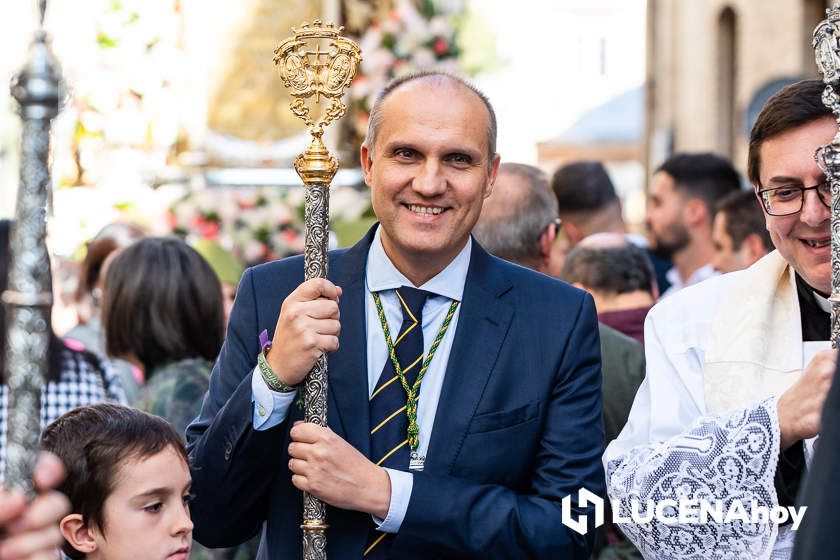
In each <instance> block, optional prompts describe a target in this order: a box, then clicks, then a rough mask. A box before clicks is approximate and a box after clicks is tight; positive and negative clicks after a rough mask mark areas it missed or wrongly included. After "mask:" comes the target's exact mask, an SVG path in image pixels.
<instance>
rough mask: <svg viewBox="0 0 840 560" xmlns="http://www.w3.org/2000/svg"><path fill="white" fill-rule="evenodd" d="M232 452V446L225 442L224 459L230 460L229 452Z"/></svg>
mask: <svg viewBox="0 0 840 560" xmlns="http://www.w3.org/2000/svg"><path fill="white" fill-rule="evenodd" d="M232 452H233V446H232V445H231V444H227V446H225V461H230V454H231V453H232Z"/></svg>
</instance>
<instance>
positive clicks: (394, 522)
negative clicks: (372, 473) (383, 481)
mask: <svg viewBox="0 0 840 560" xmlns="http://www.w3.org/2000/svg"><path fill="white" fill-rule="evenodd" d="M385 472H387V473H388V478H390V479H391V503H390V504H389V505H388V515H387V516H386V517H385V519H380V518H378V517H376V516H375V515H372V516H371V517H373V522H374V523H375V524H376V529H377V530H378V531H382V532H383V533H396V532H397V531H399V530H400V526H401V525H402V522H403V519H405V512H406V511H408V500H409V499H410V498H411V489H412V488H413V487H414V476H413V475H412V474H411V473H410V472H405V471H397V470H394V469H388V468H386V469H385Z"/></svg>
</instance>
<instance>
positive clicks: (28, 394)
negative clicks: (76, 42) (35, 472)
mask: <svg viewBox="0 0 840 560" xmlns="http://www.w3.org/2000/svg"><path fill="white" fill-rule="evenodd" d="M39 8H40V11H41V23H42V24H43V17H44V10H45V9H46V1H45V0H40V1H39ZM60 92H61V88H60V79H59V72H58V66H57V64H56V63H55V60H54V59H53V57H52V54H51V53H50V50H49V46H48V43H47V37H46V34H45V33H44V31H43V29H42V28H41V29H39V30H38V31H37V32H36V33H35V40H34V41H33V43H32V47H31V49H30V54H29V60H28V62H27V63H26V65H25V66H24V68H23V69H22V70H21V72H20V73H19V74H18V75H17V76H16V77H15V79H14V80H13V82H12V96H13V97H14V98H15V100H17V102H18V104H19V105H20V116H21V118H22V121H23V134H22V139H21V160H20V186H19V189H18V193H17V207H16V210H15V226H14V228H13V231H12V235H11V254H12V259H11V266H10V267H9V271H8V285H7V289H6V291H5V292H4V293H3V295H2V301H3V305H4V306H5V308H6V371H5V372H3V374H4V382H5V383H6V386H7V388H8V395H9V403H8V416H7V436H6V471H5V481H6V484H7V485H8V486H10V487H17V488H21V489H23V490H25V491H27V492H29V493H31V492H32V491H33V486H32V469H33V467H34V464H35V459H36V457H37V450H38V447H39V439H40V428H41V422H40V420H41V389H42V387H43V385H44V378H45V376H46V373H47V350H48V348H49V345H50V337H51V335H52V333H51V328H50V324H51V323H50V312H51V306H52V296H51V294H52V280H51V275H50V260H49V255H48V254H47V248H46V243H45V238H46V206H47V199H48V196H49V189H50V170H49V165H48V160H49V147H50V121H51V120H52V118H53V117H55V116H56V115H57V114H58V109H59V103H60V97H61V93H60Z"/></svg>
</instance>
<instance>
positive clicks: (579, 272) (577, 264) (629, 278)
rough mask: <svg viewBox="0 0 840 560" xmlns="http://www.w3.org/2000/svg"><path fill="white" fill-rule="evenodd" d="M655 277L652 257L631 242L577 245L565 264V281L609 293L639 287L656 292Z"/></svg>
mask: <svg viewBox="0 0 840 560" xmlns="http://www.w3.org/2000/svg"><path fill="white" fill-rule="evenodd" d="M654 278H655V276H654V272H653V265H652V264H651V262H650V257H648V255H647V253H646V252H645V250H644V249H641V248H640V247H637V246H635V245H633V244H631V243H628V244H627V245H624V246H622V247H585V246H579V247H575V248H574V249H572V250H571V251H570V252H569V254H568V255H567V256H566V262H565V264H564V266H563V280H565V281H566V282H569V283H578V284H581V285H582V286H585V287H586V288H587V289H588V290H592V291H594V292H600V293H604V294H610V295H612V294H626V293H630V292H636V291H639V290H641V291H644V292H647V293H649V294H651V295H653V282H654Z"/></svg>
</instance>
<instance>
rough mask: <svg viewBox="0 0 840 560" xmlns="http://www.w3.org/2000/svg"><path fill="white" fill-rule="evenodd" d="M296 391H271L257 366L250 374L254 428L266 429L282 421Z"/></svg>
mask: <svg viewBox="0 0 840 560" xmlns="http://www.w3.org/2000/svg"><path fill="white" fill-rule="evenodd" d="M297 393H298V392H297V391H292V392H290V393H280V392H278V391H272V390H271V389H269V388H268V385H267V384H266V382H265V379H263V377H262V375H261V374H260V369H259V367H255V368H254V372H253V373H252V374H251V400H252V401H253V403H254V429H255V430H257V431H263V430H268V429H270V428H273V427H274V426H276V425H277V424H280V423H281V422H283V420H285V419H286V416H288V414H289V407H291V406H292V403H293V402H294V400H295V397H296V396H297Z"/></svg>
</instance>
